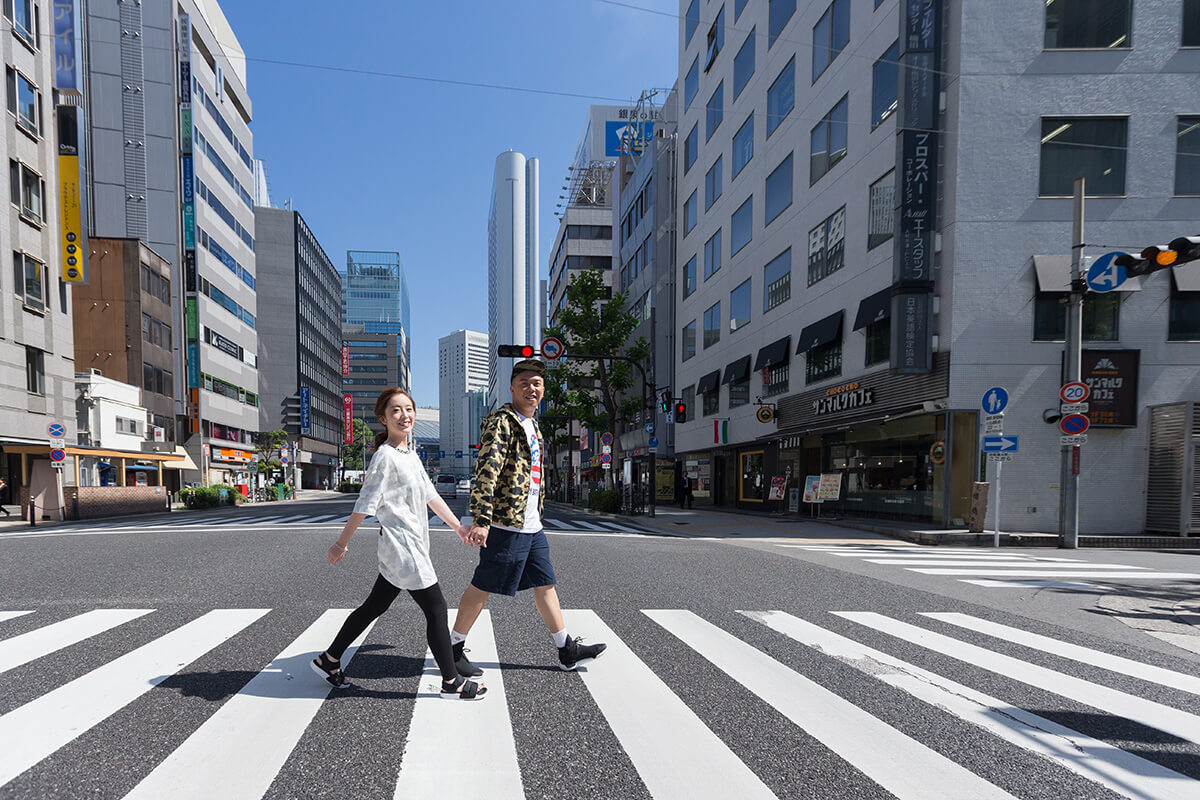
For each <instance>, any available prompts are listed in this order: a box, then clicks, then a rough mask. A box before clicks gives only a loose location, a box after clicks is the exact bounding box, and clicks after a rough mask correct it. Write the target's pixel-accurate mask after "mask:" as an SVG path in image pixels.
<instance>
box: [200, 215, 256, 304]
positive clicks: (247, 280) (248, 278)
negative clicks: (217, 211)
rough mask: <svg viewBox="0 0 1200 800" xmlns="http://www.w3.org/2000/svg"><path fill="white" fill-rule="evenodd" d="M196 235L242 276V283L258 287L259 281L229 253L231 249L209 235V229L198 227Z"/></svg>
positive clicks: (204, 245)
mask: <svg viewBox="0 0 1200 800" xmlns="http://www.w3.org/2000/svg"><path fill="white" fill-rule="evenodd" d="M196 235H197V236H198V237H199V239H200V246H201V247H203V248H204V249H205V250H207V251H208V252H210V253H212V254H213V255H214V256H216V257H217V259H218V260H219V261H220V262H221V263H222V264H224V265H225V266H226V267H227V268H228V269H229V271H230V272H232V273H233V274H234V275H237V276H238V277H239V278H241V280H242V283H244V284H246V285H247V286H249V287H250V288H251V289H257V288H258V281H257V280H255V278H254V276H253V275H251V274H250V271H249V270H248V269H246V268H245V267H243V266H242V265H241V264H240V263H239V262H238V260H237V259H236V258H234V257H233V256H232V255H230V254H229V251H228V250H226V249H225V248H224V247H222V246H221V243H220V242H218V241H217V240H216V239H214V238H213V237H211V236H209V235H208V231H206V230H204V229H203V228H201V227H197V228H196Z"/></svg>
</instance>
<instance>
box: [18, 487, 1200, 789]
mask: <svg viewBox="0 0 1200 800" xmlns="http://www.w3.org/2000/svg"><path fill="white" fill-rule="evenodd" d="M463 504H464V500H462V499H456V500H455V501H453V503H452V505H453V506H454V507H455V508H456V510H461V506H462V505H463ZM283 507H284V506H283V504H267V505H266V506H265V507H263V508H252V507H246V508H243V509H238V510H237V511H230V510H223V511H214V512H205V513H204V514H203V515H199V516H198V515H195V514H189V513H177V514H174V515H172V516H170V517H163V518H158V519H147V520H141V521H135V522H122V523H118V524H115V525H114V524H104V523H97V524H79V525H72V526H67V527H64V528H60V529H50V528H46V529H38V530H36V531H34V532H30V531H28V530H26V529H13V530H11V531H9V532H6V533H4V534H0V579H2V580H0V674H3V675H4V677H5V678H6V680H4V681H3V682H2V684H0V797H5V798H7V797H12V798H83V797H89V798H90V797H97V798H108V797H113V798H116V797H125V796H127V795H131V796H134V797H152V798H160V797H171V798H173V797H193V796H196V797H200V796H204V797H209V796H212V795H214V794H216V795H218V796H225V797H235V798H240V797H269V798H309V797H313V798H315V797H355V798H375V797H379V798H384V797H393V796H403V797H416V796H421V795H423V794H429V795H433V794H434V793H437V794H441V795H445V796H453V797H487V798H489V800H490V799H491V798H503V797H529V798H555V800H571V799H573V798H580V800H583V799H584V798H587V799H588V800H591V799H592V798H649V797H654V798H727V797H738V798H742V797H772V796H774V797H779V798H889V797H902V798H914V800H915V799H916V798H927V797H933V796H940V797H952V798H974V797H979V798H983V797H988V798H991V797H997V798H1000V797H1019V798H1045V799H1046V800H1059V799H1060V798H1068V797H1069V798H1117V797H1147V798H1148V797H1156V798H1159V797H1161V798H1174V797H1178V798H1192V800H1195V798H1197V797H1200V679H1198V678H1197V675H1200V654H1197V653H1195V652H1192V651H1190V650H1189V649H1187V648H1186V647H1185V646H1182V645H1186V644H1187V641H1186V640H1185V639H1179V638H1176V639H1172V638H1171V635H1174V636H1186V635H1187V632H1188V630H1189V629H1190V628H1191V626H1190V625H1188V624H1187V621H1188V619H1189V617H1188V616H1187V614H1186V612H1187V610H1188V606H1187V603H1188V602H1189V600H1195V599H1196V598H1197V588H1198V587H1200V583H1197V582H1195V581H1193V580H1190V579H1177V578H1171V577H1165V578H1161V579H1127V578H1116V579H1108V578H1096V577H1088V578H1085V579H1079V580H1075V579H1070V578H1068V579H1059V578H1045V579H1032V580H1039V581H1041V584H1040V585H1033V584H1027V585H1014V586H993V585H981V584H978V583H967V582H965V581H968V580H982V581H995V580H999V581H1002V582H1003V581H1005V580H1007V579H1006V578H1003V577H1000V578H997V577H994V576H982V577H981V576H976V575H958V574H946V570H951V571H954V570H958V569H959V568H958V567H937V566H934V567H929V566H928V559H927V558H926V554H928V553H929V552H930V550H931V548H913V547H912V546H908V545H903V544H902V543H897V542H889V541H888V540H885V539H880V538H878V537H869V536H862V537H857V536H854V535H852V534H850V533H849V532H847V531H832V530H831V529H820V528H818V527H816V526H814V527H812V528H811V529H809V530H807V531H806V530H804V529H803V528H801V529H800V530H797V531H789V533H788V535H786V536H783V535H780V532H779V528H780V526H778V525H771V524H770V523H768V522H764V523H763V525H762V526H761V528H762V529H761V530H745V531H742V532H741V535H740V536H739V537H737V538H736V539H733V538H730V539H722V538H714V537H704V538H697V537H687V536H677V537H668V536H659V535H639V534H637V533H632V532H630V531H628V530H627V531H620V530H616V529H613V528H610V529H607V530H606V529H605V528H604V526H600V525H593V527H595V528H598V529H597V530H592V529H587V528H583V527H579V528H578V529H575V530H571V529H568V528H566V527H563V528H562V529H560V530H557V531H556V532H554V533H553V535H552V536H551V548H552V553H553V557H554V562H555V568H556V570H557V572H558V577H559V593H560V596H561V598H562V601H563V605H564V608H566V609H568V610H569V611H568V629H569V630H570V631H571V633H572V634H573V635H583V636H584V637H585V640H586V641H606V642H607V643H608V644H609V651H608V652H607V653H605V655H604V656H603V657H602V658H600V659H599V660H597V661H596V662H594V663H593V664H591V665H589V666H588V667H586V668H581V670H580V671H579V672H577V673H565V672H562V671H561V670H559V669H558V668H557V661H556V653H555V650H554V648H553V643H552V641H551V639H550V636H549V634H548V632H547V631H546V629H545V627H544V625H543V624H542V622H541V620H540V618H539V617H538V615H537V612H536V610H535V608H534V605H533V602H532V597H530V596H528V594H527V593H523V594H521V595H519V596H518V597H516V598H502V597H496V598H493V599H492V602H490V603H489V607H488V608H489V615H488V618H487V620H486V621H484V620H481V623H480V626H478V627H477V628H476V630H475V631H474V635H473V636H472V638H471V639H470V640H468V645H467V646H468V647H469V648H471V650H472V657H473V658H475V659H477V660H479V661H481V662H482V663H483V666H484V667H485V669H486V671H487V674H485V676H484V680H485V681H486V682H488V685H489V687H491V689H492V693H491V694H490V695H489V696H488V697H487V698H485V699H484V700H482V701H479V702H476V703H464V702H461V701H456V700H444V699H441V698H437V697H434V696H432V695H431V694H430V692H429V687H431V686H432V685H434V684H433V681H434V679H433V678H432V677H430V675H426V674H423V672H424V669H425V658H424V654H425V641H424V630H423V618H422V617H421V615H420V612H419V611H418V610H417V608H416V606H415V605H414V604H413V603H412V602H411V601H409V600H408V598H407V597H405V596H403V595H402V596H401V597H400V598H399V599H398V600H397V601H396V603H395V604H394V606H393V608H392V609H391V610H390V611H389V612H388V613H387V614H386V615H384V616H383V617H382V618H381V619H380V620H379V621H378V622H377V623H376V625H375V626H374V628H372V629H371V630H370V631H369V632H368V634H367V635H366V637H365V638H364V640H363V642H362V644H361V646H360V647H359V648H358V650H357V651H356V652H354V654H353V658H352V661H350V663H349V665H348V668H347V672H348V674H349V675H350V677H351V680H352V681H353V682H354V686H353V687H351V688H349V689H346V690H344V691H341V692H338V693H335V694H330V693H329V692H327V691H326V688H327V687H326V686H325V685H324V684H322V683H321V682H320V681H319V680H318V679H317V678H316V677H315V676H313V675H312V673H311V672H310V671H309V669H308V667H307V661H308V660H309V659H310V658H312V656H313V655H315V652H316V651H318V650H320V649H321V648H323V647H324V646H325V644H327V643H328V639H329V638H330V636H331V635H332V632H333V631H336V629H337V626H338V625H340V622H341V620H342V619H343V618H344V614H345V610H348V609H352V608H354V607H355V606H357V605H358V604H359V603H360V602H361V601H362V599H363V598H364V597H365V595H366V593H367V591H368V590H369V588H370V586H371V583H372V582H373V580H374V578H375V576H376V573H377V568H376V559H375V552H374V551H375V547H374V542H375V539H376V535H375V530H374V528H373V526H371V525H369V524H368V525H365V526H363V528H361V529H360V530H359V532H358V534H357V535H356V536H355V538H354V540H353V541H352V542H351V544H350V552H349V554H348V555H347V557H346V558H345V559H344V560H343V561H342V562H341V563H340V564H339V565H337V566H336V567H331V566H330V565H329V564H328V563H326V561H325V559H324V554H325V550H326V548H327V547H328V545H329V544H330V543H331V542H332V541H333V540H334V539H335V538H336V536H337V533H338V530H339V529H340V526H339V525H337V524H336V518H337V516H338V515H341V514H346V513H348V512H349V508H350V503H349V502H348V501H345V500H329V501H323V502H315V503H307V504H305V503H291V504H286V510H287V512H288V513H289V514H291V515H292V517H304V518H306V519H308V520H317V521H316V522H313V521H307V522H306V521H305V520H304V519H292V518H291V517H287V516H285V517H282V518H281V517H280V516H279V514H280V513H282V509H283ZM272 514H273V515H274V516H273V518H274V519H275V520H277V522H275V523H274V524H270V523H266V524H262V523H259V522H258V520H265V519H268V518H271V515H272ZM288 519H291V520H292V521H287V520H288ZM625 527H627V528H630V529H636V527H637V526H636V524H635V525H631V526H630V525H627V526H625ZM756 534H757V535H756ZM432 541H433V556H434V563H435V566H436V567H437V570H438V574H439V577H440V579H441V583H442V586H443V588H444V591H445V594H446V597H447V600H448V601H449V603H450V605H451V607H452V608H453V607H454V606H455V605H456V603H457V601H458V597H459V594H460V593H461V591H462V589H463V588H464V587H465V586H466V585H467V583H468V581H469V580H470V576H471V571H472V569H473V565H474V561H475V558H476V554H475V553H474V552H473V551H472V550H470V549H469V548H467V547H466V546H464V545H462V544H461V543H460V542H459V541H458V539H457V537H455V536H454V535H453V534H452V533H450V532H449V531H447V530H445V529H435V530H434V531H433V533H432ZM1001 556H1002V562H1001V563H1002V564H1007V563H1008V562H1016V563H1017V565H1016V566H997V567H995V568H994V569H992V570H991V571H1005V570H1018V571H1019V570H1020V569H1025V567H1024V566H1023V565H1024V564H1026V563H1032V564H1033V567H1032V568H1033V569H1034V570H1035V571H1036V570H1043V571H1053V572H1063V571H1070V570H1078V571H1080V572H1088V574H1089V575H1091V574H1092V572H1094V571H1095V569H1099V570H1100V571H1101V573H1102V574H1108V575H1119V574H1126V573H1128V572H1136V571H1139V570H1138V569H1134V568H1140V570H1145V571H1150V572H1155V573H1158V574H1162V575H1167V576H1170V575H1176V574H1187V573H1194V572H1200V556H1198V555H1187V554H1182V553H1149V552H1130V551H1096V552H1091V551H1089V552H1080V553H1070V554H1066V555H1064V554H1063V553H1061V552H1059V551H1050V552H1046V551H1040V552H1035V551H1032V550H1021V551H1013V550H1005V551H1004V552H1003V553H1002V554H1001ZM992 557H993V556H991V555H990V554H989V553H987V552H986V551H982V550H980V551H974V552H966V553H962V554H961V555H960V554H958V553H957V552H956V551H940V552H937V554H936V558H938V559H942V560H944V561H945V560H948V561H952V562H956V563H966V564H968V565H970V564H972V563H974V560H980V559H982V560H984V561H986V560H987V559H989V558H992ZM1037 557H1042V558H1070V559H1073V561H1072V562H1057V563H1056V562H1051V561H1036V562H1029V561H1028V560H1029V559H1033V558H1037ZM923 559H925V560H923ZM910 561H911V562H914V563H902V562H910ZM989 564H990V562H989ZM1063 564H1071V566H1066V567H1064V566H1063ZM1044 565H1050V567H1054V569H1050V567H1046V566H1044ZM1113 565H1118V566H1113ZM1094 568H1095V569H1094ZM962 569H968V570H972V571H974V569H975V568H974V567H973V566H967V567H963V568H962ZM980 569H981V570H982V571H985V572H986V571H988V567H987V566H985V567H981V568H980ZM914 570H934V571H932V572H930V571H914ZM1105 571H1107V572H1105ZM1055 584H1059V585H1055ZM118 609H122V610H126V611H124V612H122V611H116V610H118ZM338 609H341V611H337V610H338ZM330 610H335V611H333V612H331V613H327V612H330ZM22 611H23V612H31V613H25V614H21V615H14V613H15V612H22ZM10 612H11V613H10ZM743 612H746V613H743ZM764 612H778V613H772V614H767V613H764ZM929 614H938V615H939V616H936V617H933V616H929ZM81 615H87V616H81ZM106 615H107V616H106ZM1152 618H1153V619H1152ZM1158 618H1161V620H1159V619H1158ZM1156 621H1160V622H1161V627H1163V631H1164V632H1165V633H1171V635H1164V636H1156V635H1152V634H1151V633H1148V632H1147V627H1146V626H1147V624H1150V623H1153V622H1156ZM489 626H490V629H491V630H492V631H494V635H492V636H488V635H487V633H488V628H489ZM1173 626H1174V627H1173ZM1151 627H1153V625H1151ZM1030 634H1034V635H1037V636H1039V637H1042V638H1029V636H1030ZM1081 648H1082V649H1081ZM1117 659H1123V660H1117Z"/></svg>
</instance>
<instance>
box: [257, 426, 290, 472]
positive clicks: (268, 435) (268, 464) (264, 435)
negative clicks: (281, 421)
mask: <svg viewBox="0 0 1200 800" xmlns="http://www.w3.org/2000/svg"><path fill="white" fill-rule="evenodd" d="M287 441H288V434H287V431H285V430H283V429H282V428H281V429H279V430H274V431H262V432H261V433H258V434H256V435H255V437H254V453H255V455H256V456H257V457H258V468H259V469H260V470H262V471H263V472H266V471H268V470H273V469H282V468H283V462H282V461H280V459H279V451H280V450H281V449H283V448H285V447H287Z"/></svg>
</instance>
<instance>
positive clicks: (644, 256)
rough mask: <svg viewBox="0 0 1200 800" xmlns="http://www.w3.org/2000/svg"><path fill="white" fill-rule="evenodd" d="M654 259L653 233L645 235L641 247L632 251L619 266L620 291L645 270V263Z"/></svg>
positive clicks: (626, 287)
mask: <svg viewBox="0 0 1200 800" xmlns="http://www.w3.org/2000/svg"><path fill="white" fill-rule="evenodd" d="M653 261H654V234H653V233H651V234H649V235H648V236H646V238H645V240H644V241H643V242H642V245H641V247H639V248H638V249H637V250H635V251H634V253H633V255H631V256H630V257H629V260H628V261H626V262H625V266H623V267H621V291H622V292H623V291H625V290H626V289H628V288H629V286H630V284H632V283H633V282H634V281H635V280H637V277H638V276H639V275H641V274H642V273H643V272H645V271H646V265H647V264H649V263H652V262H653Z"/></svg>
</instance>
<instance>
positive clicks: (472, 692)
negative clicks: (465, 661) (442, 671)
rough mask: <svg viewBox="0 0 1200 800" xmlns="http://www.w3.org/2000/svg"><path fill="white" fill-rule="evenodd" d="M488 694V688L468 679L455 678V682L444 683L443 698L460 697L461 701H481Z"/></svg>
mask: <svg viewBox="0 0 1200 800" xmlns="http://www.w3.org/2000/svg"><path fill="white" fill-rule="evenodd" d="M485 694H487V687H486V686H480V685H479V684H478V683H476V682H475V681H472V680H467V679H466V678H455V679H454V680H453V681H442V697H454V696H455V695H458V699H460V700H479V699H480V698H482V697H483V696H484V695H485Z"/></svg>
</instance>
